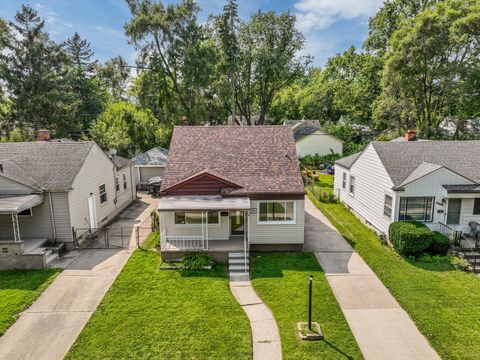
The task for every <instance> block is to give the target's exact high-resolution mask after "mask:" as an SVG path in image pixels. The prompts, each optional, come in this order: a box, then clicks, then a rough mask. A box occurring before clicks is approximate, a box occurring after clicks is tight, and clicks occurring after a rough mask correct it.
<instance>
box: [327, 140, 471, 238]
mask: <svg viewBox="0 0 480 360" xmlns="http://www.w3.org/2000/svg"><path fill="white" fill-rule="evenodd" d="M407 138H408V137H407ZM334 188H335V189H336V190H337V191H338V193H339V196H340V200H341V201H342V202H343V203H345V204H346V205H348V206H349V207H350V208H351V209H352V210H354V211H355V212H356V213H357V214H358V215H360V217H362V218H363V219H364V220H366V221H367V222H368V223H369V224H371V225H372V226H373V227H374V228H375V229H377V231H379V232H381V233H384V234H387V233H388V228H389V225H390V223H392V222H393V221H398V220H417V221H421V222H425V223H426V224H427V225H428V226H429V227H431V228H432V229H433V230H440V231H441V230H444V229H445V228H446V227H445V225H447V226H448V227H449V228H452V229H455V230H456V231H461V232H465V233H467V234H468V233H469V232H470V228H469V225H468V224H469V223H470V222H478V223H480V141H403V142H400V141H385V142H381V141H374V142H372V143H370V144H369V145H368V146H367V147H366V149H365V150H364V151H363V152H361V153H357V154H354V155H351V156H347V157H345V158H343V159H340V160H338V161H337V162H336V163H335V182H334Z"/></svg>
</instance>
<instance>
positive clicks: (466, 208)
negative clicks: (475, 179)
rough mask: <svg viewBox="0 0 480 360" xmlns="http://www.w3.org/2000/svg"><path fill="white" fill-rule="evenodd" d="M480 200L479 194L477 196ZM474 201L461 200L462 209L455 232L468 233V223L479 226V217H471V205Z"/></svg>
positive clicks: (471, 199)
mask: <svg viewBox="0 0 480 360" xmlns="http://www.w3.org/2000/svg"><path fill="white" fill-rule="evenodd" d="M478 197H479V198H480V194H479V196H478ZM474 201H475V199H473V198H470V199H462V209H461V214H460V225H458V226H457V230H461V231H463V232H466V233H467V234H468V233H470V227H469V226H468V223H469V222H471V221H474V222H476V223H479V224H480V215H473V203H474Z"/></svg>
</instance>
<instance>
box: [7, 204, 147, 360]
mask: <svg viewBox="0 0 480 360" xmlns="http://www.w3.org/2000/svg"><path fill="white" fill-rule="evenodd" d="M141 202H142V204H140V205H138V204H136V205H132V206H131V207H129V208H128V209H126V210H125V212H126V214H129V215H132V214H135V216H134V217H132V218H133V220H131V221H133V222H135V223H137V224H139V223H141V222H143V221H144V220H147V221H145V225H147V222H148V219H149V216H150V211H151V209H152V208H153V206H154V204H155V203H156V202H155V201H154V200H153V199H151V198H148V197H143V198H142V199H141ZM119 221H122V222H123V223H125V221H127V220H126V219H125V217H122V215H121V216H120V218H119ZM143 240H144V239H143ZM131 244H136V242H135V241H134V240H132V242H131ZM135 248H136V247H134V246H132V247H130V248H128V249H117V250H111V249H108V250H107V249H91V250H82V251H81V252H77V253H75V252H73V254H72V256H71V257H67V258H66V259H63V260H62V261H61V262H60V263H59V265H61V266H62V267H64V268H65V270H64V271H63V272H62V273H61V274H60V275H59V276H58V277H57V278H56V279H55V281H54V282H53V283H52V284H51V285H50V286H49V287H48V288H47V289H46V290H45V291H44V292H43V294H42V295H40V297H39V298H38V299H37V300H36V301H35V302H34V303H33V304H32V306H30V308H28V309H27V310H26V311H24V312H23V313H22V314H21V316H20V317H19V319H18V320H17V321H16V322H15V324H13V325H12V327H10V328H9V329H8V330H7V331H6V332H5V334H4V335H3V336H2V337H0V359H1V360H17V359H18V360H20V359H22V360H28V359H32V360H43V359H45V360H56V359H63V357H64V356H65V354H66V353H67V352H68V350H69V349H70V347H71V346H72V345H73V343H74V341H75V340H76V338H77V337H78V335H79V334H80V332H81V331H82V329H83V327H84V326H85V324H86V323H87V321H88V319H89V318H90V316H91V315H92V314H93V312H94V311H95V309H96V308H97V306H98V304H99V303H100V301H101V300H102V298H103V296H104V295H105V293H106V292H107V291H108V289H109V288H110V286H111V285H112V283H113V281H114V280H115V278H116V277H117V275H118V274H119V273H120V271H121V270H122V268H123V266H124V265H125V263H126V262H127V260H128V258H129V257H130V255H131V254H132V253H133V251H134V250H135Z"/></svg>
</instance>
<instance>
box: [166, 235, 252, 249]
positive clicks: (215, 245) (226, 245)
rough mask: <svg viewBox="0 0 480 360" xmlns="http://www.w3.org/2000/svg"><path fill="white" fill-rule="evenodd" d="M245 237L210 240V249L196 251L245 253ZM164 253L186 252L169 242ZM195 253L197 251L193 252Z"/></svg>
mask: <svg viewBox="0 0 480 360" xmlns="http://www.w3.org/2000/svg"><path fill="white" fill-rule="evenodd" d="M243 250H244V244H243V236H231V237H230V239H228V240H208V249H205V250H196V251H205V252H236V251H243ZM162 251H168V252H170V251H186V250H184V249H180V248H178V247H176V246H175V245H173V244H170V243H169V242H168V241H167V242H166V243H165V247H164V248H163V249H162ZM187 251H188V250H187ZM191 251H195V250H191Z"/></svg>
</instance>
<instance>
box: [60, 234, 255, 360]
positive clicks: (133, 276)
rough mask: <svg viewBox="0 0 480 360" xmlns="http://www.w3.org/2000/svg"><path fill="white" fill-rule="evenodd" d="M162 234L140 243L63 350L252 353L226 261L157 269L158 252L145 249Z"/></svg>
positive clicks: (112, 355)
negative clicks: (197, 267) (70, 344)
mask: <svg viewBox="0 0 480 360" xmlns="http://www.w3.org/2000/svg"><path fill="white" fill-rule="evenodd" d="M157 238H158V235H157V234H152V235H151V236H150V238H149V239H147V242H146V245H145V246H144V247H145V248H147V249H140V250H137V251H135V253H134V254H133V255H132V257H131V258H130V259H129V261H128V263H127V264H126V265H125V267H124V269H123V270H122V272H121V273H120V275H119V276H118V278H117V279H116V280H115V282H114V284H113V285H112V287H111V289H110V290H109V291H108V293H107V294H106V295H105V297H104V299H103V300H102V302H101V304H100V306H99V307H98V309H97V311H96V312H95V313H94V314H93V316H92V318H91V319H90V321H89V322H88V324H87V326H86V327H85V328H84V330H83V331H82V333H81V334H80V336H79V338H78V339H77V341H76V342H75V344H74V345H73V347H72V348H71V350H70V352H69V353H68V354H67V357H66V358H67V359H168V360H173V359H202V360H203V359H249V358H251V356H252V349H251V341H252V340H251V331H250V324H249V322H248V318H247V316H246V315H245V313H244V312H243V310H242V308H241V307H240V306H239V305H238V303H237V302H236V300H235V299H234V298H233V295H232V294H231V292H230V289H229V286H228V277H227V272H226V268H225V266H224V265H216V266H215V267H214V268H213V269H212V270H197V271H193V270H192V271H178V270H159V265H160V255H159V253H158V252H156V251H154V250H152V249H148V247H152V246H153V245H154V244H155V243H156V241H157ZM149 245H150V246H149Z"/></svg>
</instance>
